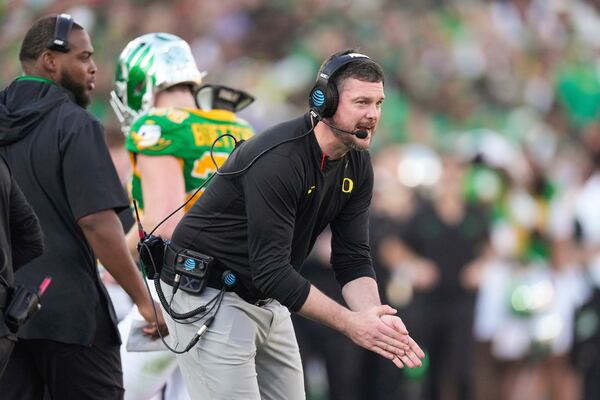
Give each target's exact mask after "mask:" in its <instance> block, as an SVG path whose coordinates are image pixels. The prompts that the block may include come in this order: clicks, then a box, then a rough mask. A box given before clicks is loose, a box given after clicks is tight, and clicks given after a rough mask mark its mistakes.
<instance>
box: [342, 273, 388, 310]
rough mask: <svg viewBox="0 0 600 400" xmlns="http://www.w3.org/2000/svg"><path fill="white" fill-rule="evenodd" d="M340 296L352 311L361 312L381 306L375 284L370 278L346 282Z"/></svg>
mask: <svg viewBox="0 0 600 400" xmlns="http://www.w3.org/2000/svg"><path fill="white" fill-rule="evenodd" d="M342 295H343V296H344V300H345V301H346V304H348V307H350V309H351V310H352V311H362V310H366V309H368V308H371V307H374V306H379V305H381V299H380V298H379V291H378V289H377V282H376V281H375V279H373V278H370V277H363V278H358V279H355V280H353V281H351V282H348V283H347V284H346V285H344V287H343V288H342Z"/></svg>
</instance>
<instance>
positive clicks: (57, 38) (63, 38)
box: [46, 14, 73, 53]
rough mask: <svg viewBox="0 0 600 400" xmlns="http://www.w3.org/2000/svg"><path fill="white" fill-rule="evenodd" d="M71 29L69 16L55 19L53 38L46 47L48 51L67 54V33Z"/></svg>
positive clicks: (59, 16) (71, 21)
mask: <svg viewBox="0 0 600 400" xmlns="http://www.w3.org/2000/svg"><path fill="white" fill-rule="evenodd" d="M72 27H73V17H71V16H70V15H69V14H60V15H58V16H57V17H56V25H55V26H54V37H53V38H52V39H51V40H50V42H48V45H47V46H46V47H47V48H48V49H50V50H55V51H60V52H62V53H68V52H69V41H68V37H69V33H71V28H72Z"/></svg>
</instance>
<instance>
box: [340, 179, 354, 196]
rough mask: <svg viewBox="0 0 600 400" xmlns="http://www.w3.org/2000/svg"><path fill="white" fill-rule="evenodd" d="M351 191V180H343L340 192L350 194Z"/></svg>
mask: <svg viewBox="0 0 600 400" xmlns="http://www.w3.org/2000/svg"><path fill="white" fill-rule="evenodd" d="M352 189H354V182H352V179H350V178H344V181H343V182H342V192H344V193H350V192H352Z"/></svg>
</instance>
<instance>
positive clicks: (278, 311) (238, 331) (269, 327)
mask: <svg viewBox="0 0 600 400" xmlns="http://www.w3.org/2000/svg"><path fill="white" fill-rule="evenodd" d="M161 284H162V285H163V290H164V293H165V297H167V300H170V297H171V296H170V294H171V292H172V288H171V286H169V285H166V284H165V283H164V282H161ZM217 293H218V290H216V289H212V288H206V289H205V290H204V292H203V293H202V294H201V295H200V296H192V295H190V294H187V293H185V292H182V291H179V292H177V293H176V295H175V298H174V299H173V302H172V307H173V309H174V310H175V311H176V312H179V313H183V312H187V311H189V310H192V309H194V308H196V307H198V306H200V305H203V304H206V303H207V302H208V301H209V300H210V299H212V298H213V297H214V296H215V295H216V294H217ZM165 319H166V320H167V323H168V326H169V331H170V333H171V334H170V336H169V337H170V343H171V345H172V346H175V345H177V349H178V350H181V349H184V348H185V346H186V345H187V344H188V343H189V341H190V339H191V338H192V337H193V336H194V334H195V333H196V332H197V331H198V329H199V328H200V327H201V326H202V324H203V322H204V320H205V318H204V319H202V320H200V321H198V322H195V323H193V324H189V325H183V324H175V323H174V321H173V320H172V319H171V318H170V317H169V316H168V314H166V313H165ZM177 363H178V364H179V367H180V369H181V372H182V374H183V378H184V380H185V383H186V386H187V388H188V392H189V394H190V397H191V398H192V399H194V400H195V399H202V400H232V399H245V400H246V399H247V400H253V399H256V400H260V399H262V400H275V399H287V400H300V399H305V397H306V396H305V393H304V379H303V372H302V362H301V360H300V352H299V350H298V343H297V342H296V335H295V333H294V327H293V326H292V321H291V318H290V313H289V311H288V309H287V308H286V307H284V306H282V305H281V304H280V303H279V302H277V301H276V300H273V301H271V302H269V303H268V304H265V305H263V306H261V307H258V306H255V305H252V304H249V303H247V302H246V301H244V300H242V299H241V298H240V297H239V296H238V295H236V294H235V293H225V295H224V297H223V302H222V304H221V308H220V310H219V312H218V313H217V315H216V317H215V320H214V322H213V323H212V325H211V326H210V328H209V329H208V331H207V332H206V333H205V334H204V335H203V336H202V338H201V339H200V341H199V342H198V344H196V346H194V347H193V348H192V349H191V350H190V351H189V352H187V353H185V354H182V355H178V356H177Z"/></svg>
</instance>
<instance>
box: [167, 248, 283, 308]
mask: <svg viewBox="0 0 600 400" xmlns="http://www.w3.org/2000/svg"><path fill="white" fill-rule="evenodd" d="M177 254H178V252H177V251H176V250H175V249H174V248H172V247H171V245H168V246H166V251H165V261H164V265H163V268H162V272H161V274H160V279H161V280H162V281H163V282H165V283H166V284H168V285H171V286H174V285H175V275H176V273H175V270H174V268H173V266H174V265H175V259H176V257H177ZM223 272H224V270H222V269H221V268H219V267H217V266H216V265H212V266H211V267H210V271H208V272H207V277H205V279H207V281H206V286H208V287H210V288H213V289H217V290H223V280H222V277H221V275H222V274H223ZM179 288H180V289H181V290H183V291H185V292H187V293H189V294H191V295H196V296H198V295H200V293H201V292H202V290H201V289H202V287H201V285H200V281H199V280H197V279H194V278H189V277H186V276H181V281H180V284H179ZM224 289H225V291H226V292H235V293H236V294H237V295H238V296H240V297H241V298H242V299H244V300H245V301H246V302H248V303H250V304H253V305H255V306H258V307H262V306H264V305H265V304H268V303H270V302H271V301H272V300H273V299H271V298H261V297H257V296H253V295H252V294H250V293H248V291H247V290H245V288H243V286H242V285H241V283H240V280H239V276H238V279H237V283H236V285H235V286H233V287H230V286H226V287H225V288H224Z"/></svg>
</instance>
